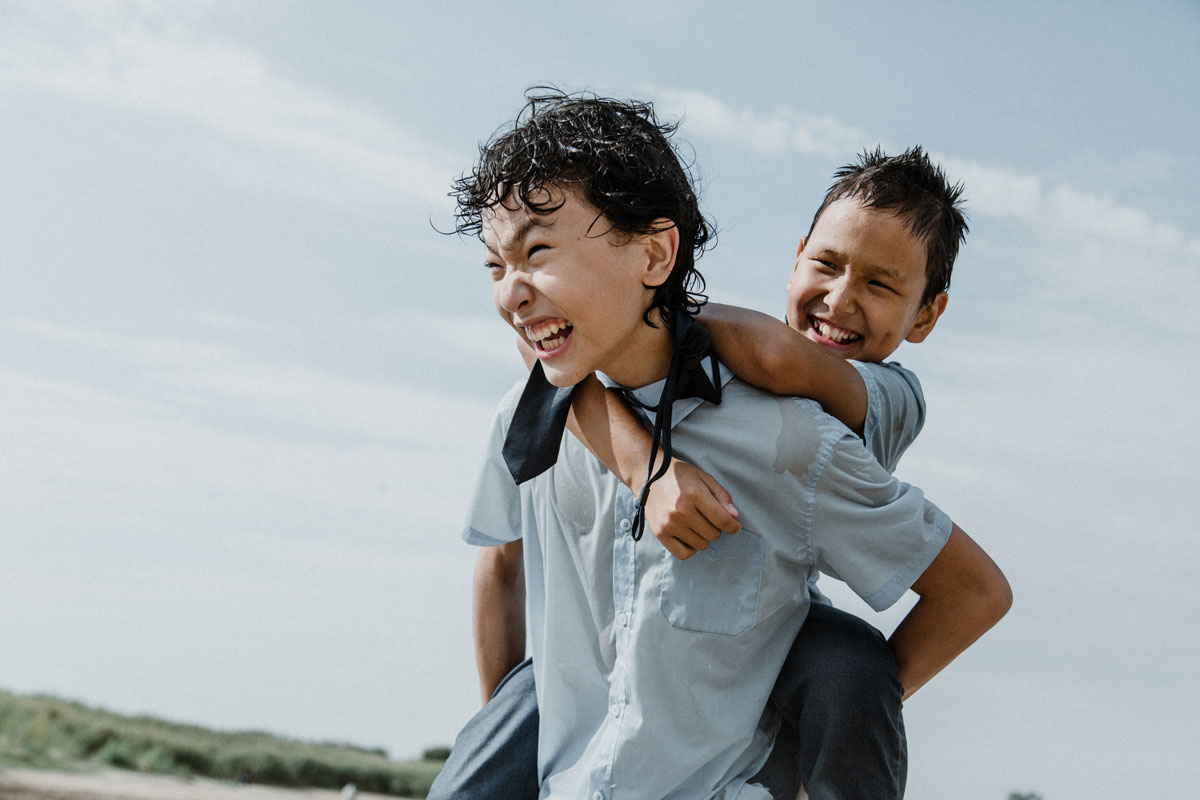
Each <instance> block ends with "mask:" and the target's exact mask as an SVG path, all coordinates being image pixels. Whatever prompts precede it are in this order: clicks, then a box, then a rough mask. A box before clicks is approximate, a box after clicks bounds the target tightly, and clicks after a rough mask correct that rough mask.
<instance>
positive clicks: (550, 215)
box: [480, 186, 601, 250]
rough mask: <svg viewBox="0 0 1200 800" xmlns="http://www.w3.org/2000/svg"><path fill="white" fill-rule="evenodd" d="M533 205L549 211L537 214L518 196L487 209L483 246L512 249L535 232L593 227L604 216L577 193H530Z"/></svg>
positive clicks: (566, 190) (542, 190)
mask: <svg viewBox="0 0 1200 800" xmlns="http://www.w3.org/2000/svg"><path fill="white" fill-rule="evenodd" d="M529 200H530V202H532V203H534V204H535V205H538V206H542V207H549V209H551V210H549V211H545V212H542V211H538V210H536V209H534V208H531V207H530V206H529V205H527V204H526V203H525V202H523V201H522V200H521V198H520V196H519V195H518V194H517V193H516V192H510V193H509V194H508V196H507V197H506V198H504V199H503V200H501V201H499V202H497V203H495V204H493V205H491V206H488V207H487V208H485V209H484V210H483V212H482V214H481V217H480V223H481V229H480V233H481V234H482V238H483V242H484V244H485V245H486V246H487V248H488V249H489V250H497V249H504V250H508V249H512V248H514V247H516V246H518V245H520V244H521V242H522V241H523V240H524V239H525V238H526V237H528V236H529V235H530V234H531V233H532V232H534V231H539V230H540V231H545V230H549V229H560V230H565V229H570V230H574V229H575V228H576V227H579V226H584V227H585V228H590V226H591V225H592V224H593V223H594V222H595V221H596V220H597V219H598V218H599V217H600V216H601V214H600V211H599V209H597V208H595V207H594V206H592V205H591V203H589V202H588V201H587V200H585V199H583V196H582V195H581V194H580V193H579V191H578V190H577V189H574V188H572V187H565V188H564V187H560V186H548V187H544V188H539V189H536V190H534V191H532V192H530V196H529Z"/></svg>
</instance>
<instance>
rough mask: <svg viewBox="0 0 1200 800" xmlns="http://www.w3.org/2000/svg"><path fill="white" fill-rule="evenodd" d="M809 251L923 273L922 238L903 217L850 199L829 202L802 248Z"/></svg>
mask: <svg viewBox="0 0 1200 800" xmlns="http://www.w3.org/2000/svg"><path fill="white" fill-rule="evenodd" d="M809 248H813V249H814V250H821V249H828V250H831V251H834V252H837V253H839V254H841V255H842V256H843V257H845V258H846V259H848V260H851V261H858V262H861V263H863V264H864V265H871V266H875V267H879V268H886V269H888V271H899V272H905V273H907V272H915V274H916V275H920V276H921V277H924V274H925V263H926V256H927V249H926V243H925V240H924V238H922V237H919V236H917V235H916V234H915V233H913V231H912V229H911V228H910V227H909V224H908V222H907V221H906V220H905V219H904V218H903V217H900V216H898V215H897V214H896V213H894V212H892V211H889V210H887V209H879V208H867V207H866V206H864V205H863V204H862V203H861V202H860V201H859V200H858V199H857V198H853V197H846V198H842V199H841V200H838V201H836V202H833V203H830V204H829V206H828V207H827V208H826V209H825V211H823V212H822V213H821V216H820V217H819V218H818V219H817V224H816V225H815V226H814V227H813V230H812V234H811V235H810V236H809V238H808V242H807V243H806V246H805V249H806V250H807V249H809Z"/></svg>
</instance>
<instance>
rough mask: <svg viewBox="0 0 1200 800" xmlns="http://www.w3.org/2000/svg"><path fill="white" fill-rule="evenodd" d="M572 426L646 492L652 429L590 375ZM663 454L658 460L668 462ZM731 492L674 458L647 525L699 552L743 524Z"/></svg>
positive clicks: (650, 501)
mask: <svg viewBox="0 0 1200 800" xmlns="http://www.w3.org/2000/svg"><path fill="white" fill-rule="evenodd" d="M518 346H519V348H520V350H521V357H522V358H524V359H525V365H526V366H528V367H532V366H533V362H534V359H536V358H537V356H536V355H534V353H533V350H532V349H531V348H530V347H529V346H528V345H527V344H526V343H525V342H524V341H521V340H518ZM567 427H568V428H569V429H570V431H571V433H573V434H575V436H576V437H577V438H578V439H579V441H581V442H583V444H584V446H585V447H587V449H588V450H591V451H592V454H593V455H595V456H596V458H598V459H600V463H602V464H604V466H606V467H608V469H609V470H611V471H612V473H613V474H614V475H616V476H617V477H618V478H619V479H620V480H621V482H622V483H624V484H625V485H626V486H628V487H629V489H630V490H631V491H632V492H633V493H634V494H640V493H641V491H642V485H643V484H644V483H645V481H646V476H647V471H648V467H649V462H650V449H651V442H650V434H649V433H648V432H647V431H646V429H645V428H644V427H642V425H641V423H639V422H638V420H637V417H635V416H634V414H633V412H632V411H630V410H629V408H628V407H627V406H626V405H625V403H624V402H623V401H622V400H621V398H620V397H618V396H617V394H616V393H615V392H610V391H608V390H607V389H605V388H604V385H603V384H601V383H600V381H599V380H598V379H597V378H596V377H595V376H594V375H589V376H588V377H587V378H585V379H584V380H583V381H581V382H580V383H579V385H578V386H577V387H576V389H575V394H574V395H573V396H572V398H571V413H570V414H569V415H568V416H567ZM661 459H662V455H661V453H660V454H659V456H658V461H657V462H656V463H655V467H656V468H657V467H658V465H659V464H661V463H662V460H661ZM736 517H737V509H735V508H734V507H733V499H732V498H731V497H730V496H729V492H727V491H725V489H724V487H722V486H721V484H720V483H718V482H717V480H716V479H715V478H713V477H712V476H711V475H709V474H708V473H707V472H705V471H704V470H701V469H697V468H696V467H693V466H692V465H691V464H688V463H687V462H685V461H680V460H679V459H677V458H676V459H672V460H671V464H670V465H669V466H668V467H667V472H666V474H664V475H663V476H662V477H661V478H659V479H658V480H657V481H655V482H654V484H653V485H652V486H651V487H650V495H649V497H648V498H647V499H646V524H647V525H648V526H649V527H650V530H652V531H653V532H654V536H655V537H656V538H657V539H658V540H659V542H661V543H662V545H663V547H665V548H667V551H668V552H670V553H671V555H673V556H675V557H676V558H680V559H684V558H689V557H691V556H693V555H695V553H696V551H697V550H703V549H704V548H706V547H708V544H709V542H713V541H716V540H717V538H718V537H720V535H721V534H722V533H737V532H738V531H739V530H741V525H740V524H739V523H738V521H737V519H736Z"/></svg>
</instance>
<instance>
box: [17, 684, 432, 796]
mask: <svg viewBox="0 0 1200 800" xmlns="http://www.w3.org/2000/svg"><path fill="white" fill-rule="evenodd" d="M445 756H446V751H445V749H444V748H437V749H434V750H429V751H427V752H426V753H425V757H424V758H423V759H422V760H419V761H393V760H391V759H389V758H388V756H387V753H385V752H384V751H383V750H381V749H367V748H362V747H356V746H353V745H346V744H335V743H314V742H303V741H297V740H293V739H285V738H282V737H278V736H273V735H271V734H267V733H259V732H224V731H214V730H209V729H207V728H202V727H198V726H195V725H181V724H177V723H173V722H167V721H164V720H160V719H154V718H152V717H146V716H135V717H130V716H124V715H121V714H114V713H112V712H109V711H104V710H102V709H98V708H91V707H88V706H85V705H83V704H81V703H75V702H70V701H67V700H60V699H58V698H54V697H47V696H23V695H15V694H11V693H9V692H5V691H0V764H6V765H10V766H17V765H20V766H30V767H40V768H47V769H69V770H73V769H86V768H89V767H117V768H120V769H128V770H137V771H139V772H147V773H155V774H167V775H178V776H184V777H186V776H201V777H207V778H216V779H219V780H229V781H250V782H254V783H263V784H271V785H275V786H288V787H310V788H323V789H337V788H340V787H342V786H344V785H345V784H347V783H353V784H355V786H357V787H358V789H359V790H361V791H367V792H378V793H381V794H391V795H398V796H403V797H425V795H426V794H427V793H428V791H429V786H430V784H431V783H432V782H433V779H434V777H435V776H436V775H437V773H438V771H439V770H440V769H441V767H442V763H443V760H444V759H445Z"/></svg>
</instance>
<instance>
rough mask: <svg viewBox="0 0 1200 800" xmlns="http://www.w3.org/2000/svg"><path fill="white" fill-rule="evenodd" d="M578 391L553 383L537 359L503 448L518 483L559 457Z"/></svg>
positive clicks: (550, 464)
mask: <svg viewBox="0 0 1200 800" xmlns="http://www.w3.org/2000/svg"><path fill="white" fill-rule="evenodd" d="M574 391H575V387H574V386H564V387H561V388H560V387H558V386H555V385H554V384H552V383H550V381H548V380H546V373H545V372H544V371H543V370H542V362H541V361H535V362H534V364H533V369H531V370H530V371H529V380H528V381H526V382H525V391H523V392H522V393H521V399H520V400H519V401H518V402H517V408H516V410H515V411H513V418H512V422H510V423H509V426H508V435H507V436H505V437H504V447H503V448H502V449H501V451H500V452H501V454H502V455H503V456H504V463H505V464H507V465H508V471H509V472H511V473H512V476H513V480H515V481H516V482H517V483H524V482H525V481H527V480H529V479H530V478H536V477H537V476H538V475H541V474H542V473H543V472H545V471H546V470H548V469H550V468H551V467H553V466H554V462H555V461H557V460H558V445H559V443H560V442H561V441H562V435H563V429H564V428H565V427H566V425H567V412H569V411H570V410H571V393H572V392H574Z"/></svg>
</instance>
